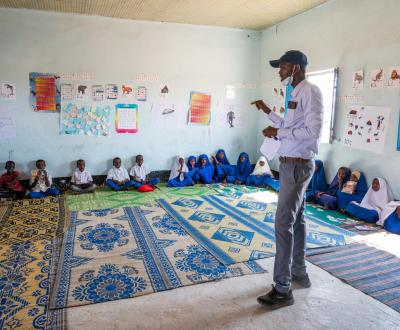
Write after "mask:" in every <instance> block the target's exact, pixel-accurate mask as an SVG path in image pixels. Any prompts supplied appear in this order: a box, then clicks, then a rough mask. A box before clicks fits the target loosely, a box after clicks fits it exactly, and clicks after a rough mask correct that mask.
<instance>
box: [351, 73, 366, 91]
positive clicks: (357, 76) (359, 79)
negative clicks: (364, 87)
mask: <svg viewBox="0 0 400 330" xmlns="http://www.w3.org/2000/svg"><path fill="white" fill-rule="evenodd" d="M363 80H364V77H363V75H362V74H358V73H357V72H356V73H355V74H354V80H353V88H354V87H357V86H358V85H361V83H362V81H363Z"/></svg>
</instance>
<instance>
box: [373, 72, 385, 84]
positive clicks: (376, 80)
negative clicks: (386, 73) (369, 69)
mask: <svg viewBox="0 0 400 330" xmlns="http://www.w3.org/2000/svg"><path fill="white" fill-rule="evenodd" d="M382 78H383V69H380V70H379V72H378V73H377V74H375V77H373V78H372V79H371V80H372V82H371V87H376V86H377V83H379V82H380V81H382Z"/></svg>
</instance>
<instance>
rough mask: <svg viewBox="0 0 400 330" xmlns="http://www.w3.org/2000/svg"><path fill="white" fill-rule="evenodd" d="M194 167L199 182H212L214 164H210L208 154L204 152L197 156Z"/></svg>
mask: <svg viewBox="0 0 400 330" xmlns="http://www.w3.org/2000/svg"><path fill="white" fill-rule="evenodd" d="M196 167H197V172H198V175H199V182H200V183H203V184H210V183H213V176H214V166H213V165H211V164H210V160H209V159H208V156H207V155H206V154H202V155H200V156H199V160H198V161H197V165H196Z"/></svg>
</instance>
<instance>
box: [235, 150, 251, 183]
mask: <svg viewBox="0 0 400 330" xmlns="http://www.w3.org/2000/svg"><path fill="white" fill-rule="evenodd" d="M240 157H244V158H245V160H244V161H243V162H241V161H240ZM251 170H252V166H251V164H250V160H249V155H248V154H247V153H245V152H242V153H241V154H240V155H239V158H238V160H237V163H236V173H235V176H236V178H247V177H248V176H249V175H250V173H251Z"/></svg>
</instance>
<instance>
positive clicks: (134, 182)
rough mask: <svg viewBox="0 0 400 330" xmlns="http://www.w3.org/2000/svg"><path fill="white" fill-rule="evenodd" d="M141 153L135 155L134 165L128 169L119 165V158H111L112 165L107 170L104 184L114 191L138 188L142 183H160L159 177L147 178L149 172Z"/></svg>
mask: <svg viewBox="0 0 400 330" xmlns="http://www.w3.org/2000/svg"><path fill="white" fill-rule="evenodd" d="M143 162H144V158H143V156H142V155H137V156H136V165H134V166H132V168H131V170H130V171H129V174H128V171H127V170H126V169H125V168H124V167H121V163H122V162H121V158H119V157H116V158H114V159H113V167H112V168H111V169H110V170H109V171H108V173H107V178H106V186H107V187H109V188H111V189H112V190H114V191H120V190H128V189H129V188H132V187H133V188H139V187H140V186H142V185H144V184H151V185H156V184H158V183H160V179H158V178H156V179H152V180H148V178H147V175H148V174H149V173H150V171H149V169H148V168H147V166H146V165H144V164H143Z"/></svg>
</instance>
